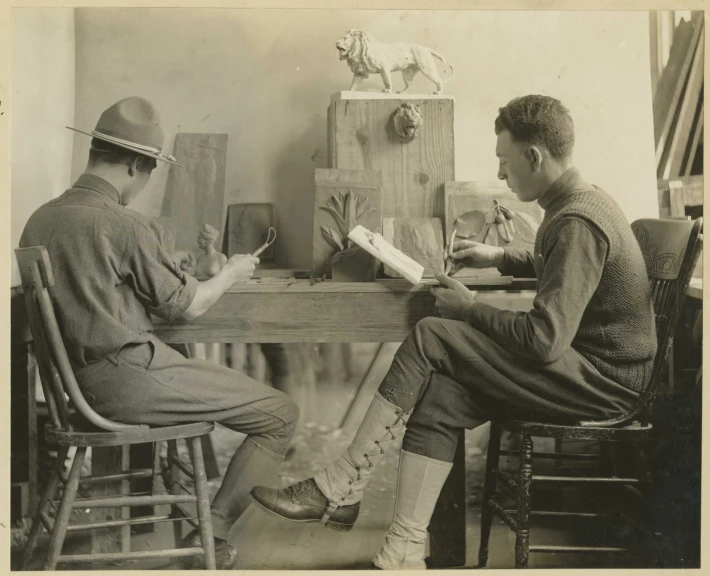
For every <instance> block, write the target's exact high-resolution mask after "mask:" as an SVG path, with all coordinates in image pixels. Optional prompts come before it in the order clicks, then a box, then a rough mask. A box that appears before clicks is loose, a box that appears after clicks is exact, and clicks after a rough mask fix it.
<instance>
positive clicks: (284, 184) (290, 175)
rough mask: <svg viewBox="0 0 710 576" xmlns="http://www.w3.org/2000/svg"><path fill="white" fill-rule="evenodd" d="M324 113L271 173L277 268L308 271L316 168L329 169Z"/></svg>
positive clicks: (290, 146) (285, 151)
mask: <svg viewBox="0 0 710 576" xmlns="http://www.w3.org/2000/svg"><path fill="white" fill-rule="evenodd" d="M326 116H327V110H325V109H324V110H323V112H322V113H318V114H314V115H313V117H312V118H311V122H309V123H308V124H307V129H306V130H304V131H302V132H301V133H300V134H298V135H297V136H295V137H294V138H293V139H291V140H290V141H289V142H288V143H287V144H286V145H285V146H284V147H283V148H282V149H281V152H280V153H279V155H278V159H277V161H276V165H275V166H274V172H273V179H274V180H273V185H274V206H275V209H276V222H277V226H278V229H279V236H278V238H277V240H276V255H277V256H276V265H277V266H279V267H286V268H289V267H291V268H302V269H308V270H310V268H311V260H312V255H313V238H312V237H313V233H312V230H313V205H314V202H315V183H314V178H315V169H316V168H327V167H328V144H327V121H326Z"/></svg>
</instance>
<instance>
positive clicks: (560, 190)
mask: <svg viewBox="0 0 710 576" xmlns="http://www.w3.org/2000/svg"><path fill="white" fill-rule="evenodd" d="M582 182H583V181H582V176H581V174H580V173H579V169H578V168H576V167H575V166H572V167H571V168H568V169H567V170H566V171H565V172H564V173H563V174H562V176H560V177H559V178H558V179H557V180H555V181H554V182H553V183H552V185H551V186H550V187H549V188H548V189H547V191H546V192H545V193H544V194H543V195H542V196H540V198H539V199H538V201H537V203H538V204H539V205H540V207H541V208H542V209H543V210H547V209H548V208H549V207H550V206H552V204H554V203H555V201H556V200H558V199H560V198H566V197H567V196H569V195H570V194H573V193H574V191H575V189H576V188H579V185H580V184H581V183H582Z"/></svg>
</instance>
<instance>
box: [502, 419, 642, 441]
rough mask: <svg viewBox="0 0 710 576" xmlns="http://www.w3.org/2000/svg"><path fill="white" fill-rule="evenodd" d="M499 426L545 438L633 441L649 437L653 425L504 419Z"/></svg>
mask: <svg viewBox="0 0 710 576" xmlns="http://www.w3.org/2000/svg"><path fill="white" fill-rule="evenodd" d="M499 424H500V426H501V428H503V429H504V430H508V431H510V432H517V433H521V434H529V435H530V436H541V437H547V438H564V439H567V440H607V441H612V442H613V441H625V442H635V441H641V440H647V439H649V438H650V437H651V430H652V428H653V426H652V425H651V424H648V425H647V426H642V425H641V424H640V423H638V422H633V423H631V424H629V425H627V426H618V427H615V428H603V427H595V426H576V425H573V424H571V425H565V424H548V423H545V422H526V421H524V420H505V421H502V422H500V423H499Z"/></svg>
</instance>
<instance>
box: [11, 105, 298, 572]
mask: <svg viewBox="0 0 710 576" xmlns="http://www.w3.org/2000/svg"><path fill="white" fill-rule="evenodd" d="M77 132H82V131H80V130H77ZM82 133H83V134H87V135H89V136H92V137H93V139H92V141H91V150H90V152H89V161H88V165H87V167H86V170H85V172H84V173H83V174H82V175H81V176H80V177H79V179H78V180H77V181H76V182H75V183H74V185H73V186H72V188H71V189H69V190H67V191H66V192H65V193H64V194H63V195H62V196H60V197H59V198H56V199H54V200H52V201H50V202H48V203H47V204H45V205H43V206H41V207H40V208H39V209H38V210H37V211H36V212H35V213H34V214H33V215H32V216H31V218H30V219H29V221H28V223H27V225H26V226H25V229H24V232H23V234H22V237H21V239H20V246H21V247H28V246H45V247H46V248H47V251H48V253H49V257H50V261H51V262H52V267H53V270H54V276H55V282H56V285H55V288H54V290H53V300H54V305H55V309H56V313H57V319H58V321H59V325H60V328H61V330H62V335H63V337H64V342H65V345H66V348H67V352H68V355H69V359H70V361H71V364H72V368H73V369H74V372H75V374H76V378H77V381H78V383H79V385H80V387H81V389H82V391H83V393H84V396H85V397H86V399H87V401H88V402H89V403H90V404H91V405H92V407H93V408H94V409H95V410H96V411H97V412H98V413H100V414H102V415H103V416H106V417H108V418H111V419H115V420H118V421H121V422H126V423H131V424H153V425H169V424H179V423H181V422H197V421H208V422H219V423H221V424H223V425H224V426H226V427H228V428H231V429H232V430H235V431H238V432H242V433H244V434H246V435H247V437H246V439H245V440H244V442H243V443H242V444H241V445H240V447H239V448H238V449H237V451H236V452H235V454H234V456H233V457H232V460H231V462H230V464H229V467H228V469H227V472H226V474H225V477H224V480H223V482H222V486H221V487H220V489H219V491H218V492H217V495H216V496H215V499H214V501H213V503H212V524H213V529H214V535H215V551H216V556H217V564H218V567H220V568H231V567H233V566H234V564H235V561H236V551H235V549H234V548H233V547H232V546H231V545H229V544H228V542H227V536H228V532H229V529H230V528H231V526H232V525H233V524H234V522H236V520H237V519H238V518H239V517H240V516H241V514H242V513H243V512H244V510H245V509H246V507H247V506H248V505H249V502H250V500H249V491H250V489H251V488H252V486H254V485H257V484H261V483H271V482H273V481H274V475H275V473H276V471H277V469H278V467H279V465H280V463H281V461H282V460H283V457H284V455H285V454H286V451H287V449H288V447H289V445H290V442H291V437H292V435H293V432H294V430H295V427H296V423H297V421H298V415H299V414H298V407H297V406H296V404H295V403H294V402H293V401H292V400H291V399H290V398H289V397H288V396H287V395H286V394H284V393H282V392H279V391H278V390H275V389H273V388H271V387H268V386H265V385H263V384H261V383H258V382H256V381H254V380H252V379H250V378H249V377H247V376H245V375H243V374H240V373H238V372H236V371H233V370H230V369H228V368H226V367H224V366H220V365H217V364H212V363H207V362H204V361H201V360H195V359H187V358H185V357H184V356H182V355H181V354H179V353H178V352H176V351H175V350H173V349H171V348H170V347H168V346H166V345H165V344H164V343H162V342H161V341H160V340H158V338H157V337H156V336H155V335H154V334H153V332H152V329H153V326H152V323H151V319H150V315H151V314H155V315H156V316H158V317H160V318H163V319H165V320H175V319H178V318H182V319H185V320H192V319H195V318H197V317H199V316H200V315H201V314H203V313H204V312H206V311H207V310H209V308H210V307H211V306H212V305H213V304H214V303H215V302H216V301H217V300H218V299H219V297H220V296H221V295H222V294H223V293H224V292H225V290H227V288H229V287H230V286H231V285H232V284H234V283H235V282H243V281H246V280H248V279H249V278H251V276H252V273H253V272H254V267H255V264H256V263H258V261H259V260H258V258H254V257H252V256H249V255H244V254H238V255H234V256H232V257H231V258H229V260H228V261H227V263H226V265H225V266H224V268H223V269H222V270H221V271H220V272H219V273H218V274H217V275H216V276H214V277H213V278H211V279H209V280H207V281H204V282H198V281H197V280H196V279H195V278H193V277H191V276H189V275H186V274H185V273H184V272H183V271H182V270H181V268H180V265H179V259H177V261H174V260H173V257H172V256H171V255H170V254H168V253H167V252H166V251H165V248H164V247H163V245H162V244H161V243H160V240H159V234H158V230H157V229H156V227H155V223H154V221H153V220H152V219H151V218H149V217H146V216H144V215H142V214H139V213H137V212H134V211H132V210H129V209H128V208H126V206H128V204H129V203H130V202H131V201H132V200H133V199H134V198H135V197H136V196H137V195H138V194H139V193H140V192H141V191H142V190H143V188H144V187H145V185H146V184H147V182H148V180H149V179H150V176H151V173H152V171H153V170H154V169H155V168H156V166H157V161H161V162H165V163H170V164H177V162H176V160H175V159H174V158H173V157H171V156H165V155H163V154H162V146H163V140H164V134H163V131H162V129H161V126H160V118H159V116H158V113H157V110H156V109H155V107H154V106H153V105H152V104H151V103H150V102H148V101H147V100H145V99H143V98H138V97H131V98H126V99H124V100H121V101H120V102H117V103H116V104H114V105H113V106H111V107H110V108H108V109H107V110H106V111H104V112H103V114H102V115H101V117H100V119H99V121H98V124H97V125H96V129H95V130H93V131H92V132H91V133H87V132H82ZM199 539H200V536H199V533H198V532H197V531H194V532H193V533H191V534H190V535H188V537H187V538H186V539H185V542H184V545H186V546H200V540H199ZM185 567H187V565H185Z"/></svg>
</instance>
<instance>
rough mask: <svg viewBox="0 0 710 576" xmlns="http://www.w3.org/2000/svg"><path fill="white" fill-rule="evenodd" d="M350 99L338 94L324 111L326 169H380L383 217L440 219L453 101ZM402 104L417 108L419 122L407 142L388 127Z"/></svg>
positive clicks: (450, 171)
mask: <svg viewBox="0 0 710 576" xmlns="http://www.w3.org/2000/svg"><path fill="white" fill-rule="evenodd" d="M350 94H351V93H348V92H341V93H340V95H339V97H338V99H334V100H333V101H332V102H331V104H330V107H329V108H328V155H329V165H330V166H331V167H332V168H346V169H353V170H380V171H381V172H382V187H383V204H382V211H383V216H384V217H391V218H397V217H424V218H441V217H443V216H444V198H443V194H444V182H448V181H452V180H455V168H454V100H453V98H450V97H448V98H435V99H432V98H428V99H416V98H415V97H407V95H399V97H392V96H391V95H390V96H389V97H388V98H379V97H375V96H373V97H371V98H366V99H365V98H363V97H362V96H361V95H358V96H357V97H355V98H351V97H350V96H349V95H350ZM404 102H411V103H412V104H416V105H418V106H419V108H420V109H421V112H422V115H423V118H424V122H423V125H422V127H421V130H420V132H419V135H418V136H417V137H416V138H415V139H414V140H413V141H411V142H408V143H402V142H401V141H400V139H399V138H398V137H397V135H396V134H395V132H394V130H393V128H392V126H391V117H392V114H393V113H394V111H395V110H396V109H397V108H398V107H399V106H400V105H401V104H402V103H404Z"/></svg>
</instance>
